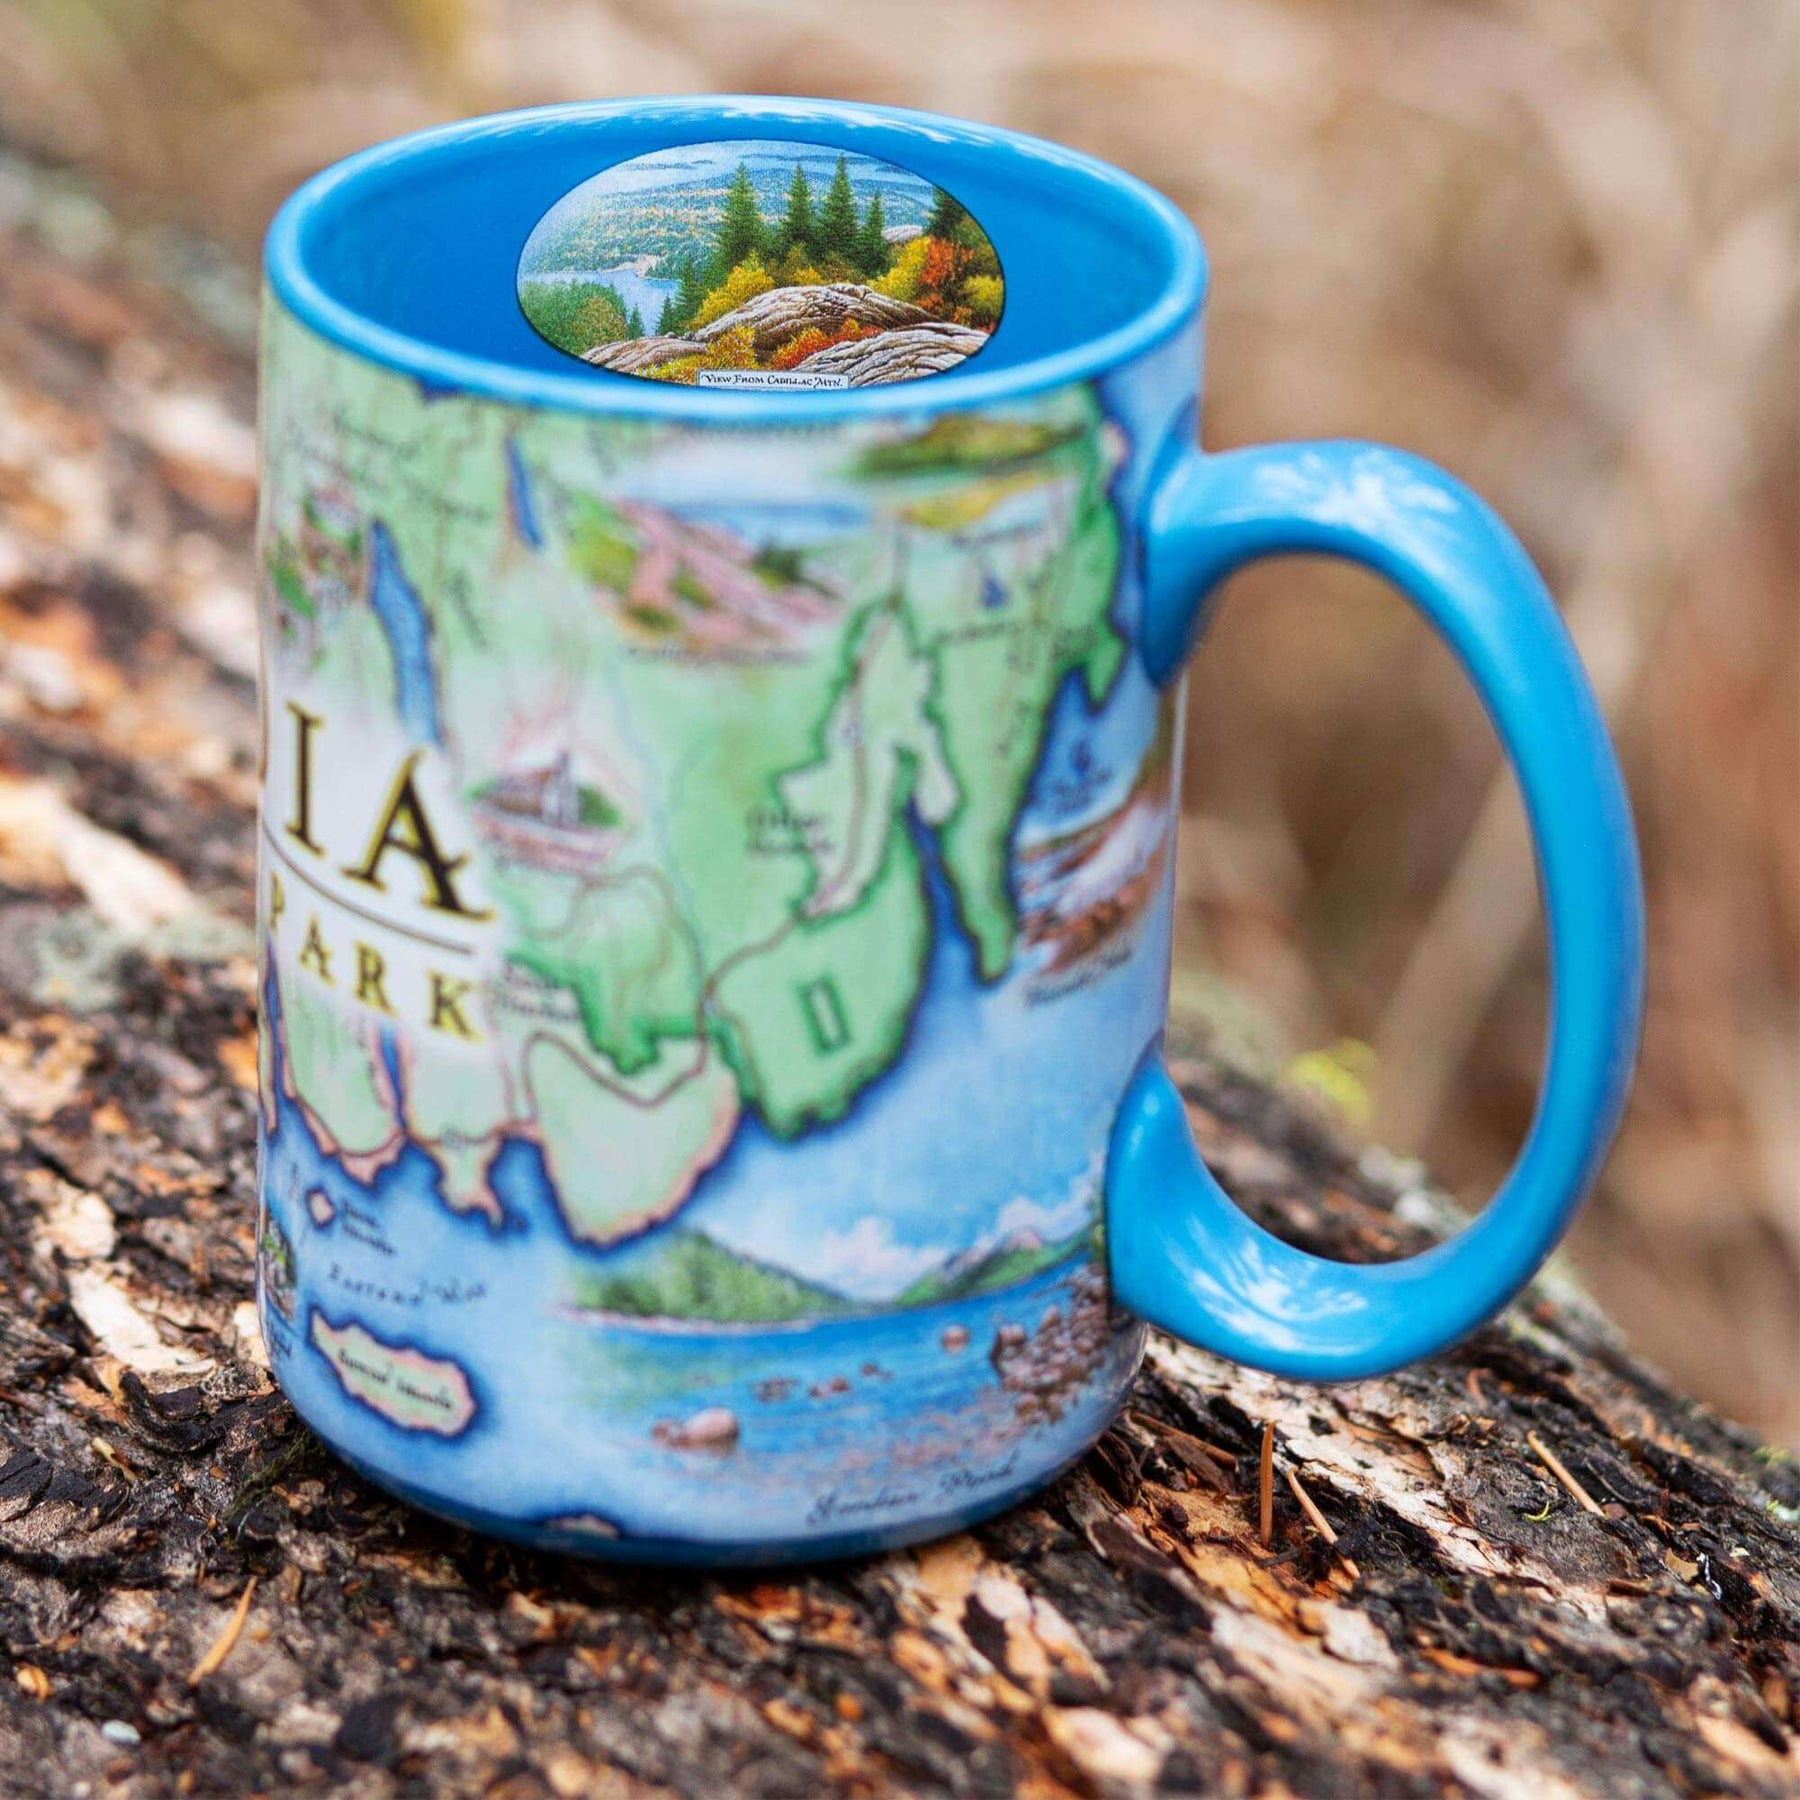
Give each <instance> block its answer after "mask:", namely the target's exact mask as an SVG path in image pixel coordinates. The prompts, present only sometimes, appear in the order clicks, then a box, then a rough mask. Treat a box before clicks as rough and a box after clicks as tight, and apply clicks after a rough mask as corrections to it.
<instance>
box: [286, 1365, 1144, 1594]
mask: <svg viewBox="0 0 1800 1800" xmlns="http://www.w3.org/2000/svg"><path fill="white" fill-rule="evenodd" d="M1128 1397H1129V1396H1128V1394H1122V1395H1121V1396H1120V1397H1119V1400H1118V1402H1117V1404H1116V1405H1115V1407H1114V1408H1113V1410H1112V1412H1111V1414H1110V1415H1109V1416H1108V1418H1107V1419H1106V1421H1105V1423H1104V1424H1103V1425H1102V1427H1101V1429H1100V1431H1099V1432H1096V1433H1095V1435H1094V1438H1093V1439H1092V1440H1090V1441H1089V1442H1088V1443H1086V1444H1083V1445H1082V1446H1081V1448H1080V1449H1079V1450H1077V1451H1075V1452H1074V1453H1073V1454H1072V1455H1070V1456H1066V1457H1064V1458H1063V1459H1062V1461H1061V1462H1058V1463H1055V1464H1053V1465H1052V1466H1050V1467H1048V1468H1046V1469H1044V1470H1043V1471H1041V1472H1040V1473H1038V1474H1036V1475H1032V1476H1030V1477H1028V1478H1027V1479H1026V1480H1024V1481H1022V1482H1019V1483H1018V1484H1017V1485H1016V1486H1014V1487H1010V1488H1007V1489H1005V1490H1004V1491H1002V1492H1000V1493H997V1494H987V1495H984V1496H983V1497H982V1498H981V1499H980V1500H977V1501H972V1502H971V1503H970V1504H969V1505H967V1506H964V1507H957V1508H952V1509H950V1510H948V1511H944V1512H938V1513H933V1514H930V1515H929V1516H927V1517H924V1518H919V1519H909V1520H906V1521H904V1522H902V1523H897V1524H891V1525H885V1526H879V1527H875V1528H872V1529H869V1530H865V1531H842V1532H833V1533H829V1534H824V1535H820V1536H817V1537H813V1536H808V1537H801V1538H767V1539H760V1540H755V1541H751V1542H747V1543H738V1542H733V1541H731V1540H729V1539H712V1538H675V1537H635V1536H627V1535H625V1534H624V1533H620V1534H618V1535H617V1536H614V1535H610V1534H608V1533H606V1532H602V1531H578V1530H571V1529H569V1528H567V1527H565V1526H561V1525H547V1524H536V1523H533V1522H531V1521H529V1520H523V1519H512V1518H506V1517H503V1516H501V1515H499V1514H495V1513H489V1512H484V1511H483V1510H482V1509H481V1508H479V1507H472V1506H465V1505H462V1504H460V1503H458V1502H456V1501H453V1500H447V1499H445V1498H444V1497H443V1496H441V1495H438V1494H431V1493H426V1492H423V1491H422V1490H420V1489H418V1488H415V1487H413V1486H412V1485H410V1484H409V1483H407V1482H404V1481H401V1480H398V1479H396V1478H395V1477H394V1476H392V1475H388V1474H385V1473H383V1472H382V1471H381V1470H379V1469H376V1468H373V1467H371V1466H370V1465H369V1464H367V1463H365V1462H364V1461H362V1459H361V1458H360V1457H357V1456H353V1455H351V1454H350V1453H349V1452H347V1451H344V1450H340V1449H339V1448H338V1447H337V1446H336V1445H335V1444H332V1443H330V1442H329V1441H328V1440H326V1439H324V1438H322V1437H321V1438H320V1442H321V1443H324V1444H325V1447H326V1449H328V1450H329V1451H330V1452H331V1453H332V1455H333V1456H335V1457H337V1459H338V1460H339V1461H340V1462H342V1463H343V1464H345V1466H346V1467H348V1468H350V1469H352V1470H354V1471H355V1472H356V1473H357V1474H358V1475H360V1476H361V1477H362V1478H363V1479H364V1480H365V1481H367V1482H369V1483H370V1484H371V1485H373V1486H375V1487H378V1488H380V1489H381V1490H382V1492H384V1493H386V1494H391V1495H392V1496H393V1497H394V1498H395V1499H396V1500H402V1501H404V1502H405V1503H406V1504H407V1505H408V1506H413V1507H417V1508H418V1510H419V1511H420V1512H423V1513H428V1514H429V1515H430V1516H431V1517H433V1518H435V1519H440V1520H442V1521H443V1522H444V1523H445V1524H448V1525H455V1526H459V1527H461V1528H462V1529H463V1530H466V1531H474V1532H479V1533H480V1534H481V1535H482V1536H483V1537H491V1538H498V1539H500V1540H501V1541H502V1542H504V1543H509V1544H516V1545H518V1546H519V1547H520V1548H521V1549H526V1550H538V1551H544V1552H547V1553H550V1554H554V1555H560V1556H579V1557H584V1558H586V1559H588V1560H589V1561H594V1562H608V1563H621V1564H627V1565H635V1566H638V1567H644V1568H664V1569H760V1568H772V1567H797V1566H799V1565H802V1564H807V1563H827V1562H842V1561H844V1560H845V1559H847V1558H852V1557H862V1556H875V1555H878V1554H880V1553H881V1552H882V1551H884V1550H901V1549H905V1548H906V1547H907V1546H908V1545H910V1544H924V1543H930V1542H931V1541H933V1540H934V1539H937V1538H946V1537H953V1536H955V1534H956V1533H957V1532H959V1531H967V1530H968V1529H969V1528H970V1527H972V1526H975V1525H980V1524H982V1523H984V1522H985V1521H986V1520H988V1519H992V1518H995V1517H997V1516H998V1515H999V1514H1001V1513H1003V1512H1009V1511H1011V1509H1012V1508H1013V1507H1015V1506H1018V1505H1021V1504H1022V1503H1023V1502H1025V1501H1026V1500H1029V1499H1030V1498H1031V1497H1032V1496H1033V1495H1034V1494H1039V1493H1042V1492H1043V1491H1044V1490H1045V1489H1046V1488H1048V1487H1050V1486H1052V1485H1053V1484H1054V1483H1056V1482H1057V1481H1059V1480H1060V1479H1061V1478H1062V1477H1063V1476H1064V1475H1066V1474H1067V1473H1068V1472H1069V1470H1070V1469H1072V1468H1074V1466H1075V1465H1076V1464H1077V1463H1078V1462H1080V1461H1081V1460H1082V1458H1083V1457H1085V1456H1086V1455H1087V1453H1088V1452H1089V1451H1090V1450H1091V1449H1092V1448H1093V1447H1094V1444H1095V1443H1097V1442H1098V1441H1099V1439H1100V1437H1101V1436H1103V1435H1104V1434H1105V1431H1106V1430H1107V1428H1108V1427H1110V1425H1111V1424H1112V1422H1113V1420H1114V1419H1115V1418H1117V1417H1118V1415H1119V1413H1120V1412H1122V1411H1123V1410H1124V1407H1125V1402H1126V1399H1127V1398H1128Z"/></svg>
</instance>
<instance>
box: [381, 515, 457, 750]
mask: <svg viewBox="0 0 1800 1800" xmlns="http://www.w3.org/2000/svg"><path fill="white" fill-rule="evenodd" d="M370 535H371V538H372V548H373V556H372V559H371V565H370V571H369V603H370V605H371V606H373V608H374V609H375V616H376V618H377V619H379V620H380V621H381V628H382V630H383V631H384V632H386V633H387V641H388V648H389V649H390V650H391V651H392V652H393V656H394V683H395V688H396V692H397V697H398V702H399V712H400V718H401V720H402V722H403V723H404V724H405V726H406V729H407V731H408V732H409V733H410V734H411V735H412V736H413V737H414V738H416V739H417V740H419V741H420V742H422V743H428V744H440V743H442V742H443V734H442V732H441V730H440V727H439V724H438V698H437V676H436V674H435V672H434V671H433V669H432V666H431V620H430V618H429V616H428V615H427V614H426V611H425V608H424V605H423V604H422V603H421V601H420V599H419V595H418V591H417V590H416V589H415V588H414V587H413V585H412V583H411V582H410V581H409V580H408V579H407V576H406V571H405V570H404V569H403V568H402V567H401V566H400V552H399V551H398V550H397V549H396V548H395V547H394V536H393V533H392V532H390V531H389V530H388V528H387V527H386V526H385V525H383V524H382V523H381V522H380V521H379V520H377V521H376V524H375V527H374V529H373V531H372V533H371V534H370Z"/></svg>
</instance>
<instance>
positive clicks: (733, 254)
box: [713, 163, 768, 286]
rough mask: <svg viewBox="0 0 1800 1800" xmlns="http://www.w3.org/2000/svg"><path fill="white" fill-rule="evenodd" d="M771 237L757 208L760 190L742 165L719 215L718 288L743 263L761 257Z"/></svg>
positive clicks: (738, 167) (716, 261)
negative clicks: (757, 197) (765, 244)
mask: <svg viewBox="0 0 1800 1800" xmlns="http://www.w3.org/2000/svg"><path fill="white" fill-rule="evenodd" d="M767 237H768V233H767V231H766V230H765V229H764V227H763V218H762V214H761V213H760V212H759V211H758V210H757V207H756V189H755V188H754V187H753V186H752V185H751V181H750V170H749V167H748V166H747V165H746V164H744V163H739V164H738V166H737V173H736V174H734V175H733V176H732V178H731V186H730V187H728V188H727V189H726V190H725V206H724V209H723V211H721V213H720V214H719V247H718V253H717V255H716V257H715V259H714V267H713V284H714V286H717V285H718V283H719V282H721V281H723V280H724V279H725V277H726V276H727V275H729V274H730V273H731V271H732V270H733V269H735V268H736V267H737V266H738V264H739V263H741V262H744V261H746V260H747V259H748V258H750V257H752V256H760V255H761V254H762V251H763V246H764V243H765V241H766V239H767Z"/></svg>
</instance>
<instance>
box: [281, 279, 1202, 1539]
mask: <svg viewBox="0 0 1800 1800" xmlns="http://www.w3.org/2000/svg"><path fill="white" fill-rule="evenodd" d="M1191 355H1192V349H1191V345H1186V344H1183V345H1176V346H1174V347H1172V349H1171V350H1170V351H1169V352H1168V353H1167V364H1168V366H1167V367H1165V368H1152V367H1149V366H1147V365H1145V366H1140V368H1139V370H1137V371H1135V372H1128V375H1127V376H1126V377H1125V378H1122V379H1120V380H1118V381H1117V382H1115V383H1113V384H1111V385H1110V386H1108V387H1107V388H1104V389H1096V388H1093V387H1078V388H1070V389H1064V390H1061V391H1058V392H1055V393H1050V394H1045V395H1041V396H1038V397H1035V398H1033V399H1032V400H1030V401H1029V402H1025V403H1020V404H1018V405H1015V406H1011V407H1008V408H1004V409H994V410H991V411H986V412H981V413H975V414H948V415H939V416H936V417H930V416H902V417H897V418H890V419H878V420H874V421H869V422H866V423H858V424H857V425H855V426H853V427H851V426H835V427H829V428H818V427H815V428H809V429H806V430H787V431H767V430H765V431H757V432H750V431H718V430H713V431H700V430H697V429H694V428H690V427H682V426H674V425H666V424H649V423H643V422H636V421H625V420H613V421H609V420H605V419H595V418H591V417H581V416H575V415H563V414H552V413H545V412H536V411H531V410H526V409H519V408H509V407H505V406H500V405H497V404H493V403H489V402H484V401H480V400H476V399H473V398H464V397H458V396H454V395H451V396H442V395H433V396H427V395H425V394H422V393H421V392H420V391H419V390H418V388H417V387H416V385H414V384H412V383H410V382H409V381H407V380H405V379H404V378H402V377H399V376H397V375H392V374H389V373H387V372H384V371H380V370H375V369H371V368H368V367H366V366H364V365H362V364H360V363H358V362H357V361H355V360H354V359H352V358H350V357H348V356H346V355H345V354H343V353H342V352H339V351H337V350H335V349H334V348H332V347H330V346H328V345H326V344H324V343H323V342H321V341H320V340H318V339H316V338H314V337H313V336H311V335H310V334H309V333H308V332H307V331H305V330H304V329H303V328H302V327H300V326H299V325H297V324H296V323H295V322H294V321H292V320H291V319H290V318H288V317H287V316H286V315H285V314H284V313H282V312H281V311H280V310H279V309H278V308H272V309H271V311H270V314H269V318H268V327H267V341H266V350H265V356H266V376H265V395H266V400H265V415H264V436H265V456H266V462H267V469H268V475H267V480H266V484H265V498H264V509H263V515H262V521H261V527H260V538H259V543H260V554H261V560H262V577H263V579H262V595H261V599H262V609H263V629H264V660H265V672H266V679H265V734H266V744H265V756H266V766H267V776H266V781H267V787H266V800H265V807H264V817H263V832H262V843H261V852H262V871H261V896H260V903H261V915H262V933H263V947H264V968H263V993H264V1024H265V1029H264V1033H263V1040H262V1092H263V1119H262V1124H263V1181H262V1206H263V1211H264V1218H263V1220H262V1222H261V1226H260V1229H259V1244H260V1245H261V1246H262V1254H261V1256H260V1258H259V1265H260V1281H259V1290H260V1293H261V1297H262V1316H263V1321H264V1329H265V1334H266V1336H267V1338H268V1341H269V1346H270V1351H271V1357H272V1361H273V1363H274V1366H275V1369H276V1372H277V1374H278V1376H279V1377H280V1379H281V1381H282V1383H283V1385H284V1387H285V1388H286V1389H287V1391H288V1392H289V1394H290V1395H291V1396H292V1397H293V1399H294V1400H295V1403H296V1404H297V1405H298V1406H299V1408H300V1410H301V1411H302V1412H303V1413H304V1414H305V1416H306V1417H307V1418H308V1419H309V1421H310V1422H311V1423H312V1424H313V1425H314V1426H315V1427H316V1428H317V1429H318V1430H319V1431H320V1432H321V1433H322V1435H324V1436H325V1437H326V1438H327V1440H328V1441H330V1442H332V1443H334V1444H336V1445H338V1446H339V1447H340V1448H342V1449H343V1450H345V1451H346V1453H347V1454H349V1455H351V1456H352V1458H353V1459H354V1460H356V1461H357V1462H358V1463H359V1464H361V1465H362V1466H363V1467H365V1468H367V1469H369V1470H371V1471H372V1472H374V1473H375V1474H377V1475H378V1476H383V1475H385V1476H386V1477H387V1478H388V1479H391V1480H392V1481H393V1482H395V1483H396V1484H397V1485H400V1486H402V1487H404V1488H405V1489H406V1490H407V1491H409V1492H411V1493H414V1494H417V1495H419V1496H421V1497H423V1498H425V1499H426V1500H427V1501H428V1503H432V1504H438V1505H441V1506H443V1507H444V1508H445V1509H447V1510H452V1511H457V1510H462V1511H465V1512H467V1513H469V1514H471V1515H477V1516H479V1517H481V1518H484V1519H494V1520H501V1521H507V1522H510V1523H511V1524H513V1525H515V1526H517V1527H519V1528H523V1529H526V1530H539V1531H541V1532H542V1534H543V1535H544V1536H545V1538H546V1541H557V1542H561V1541H564V1539H566V1538H569V1537H570V1536H571V1534H573V1536H575V1537H577V1538H579V1539H581V1540H582V1541H584V1542H585V1541H588V1540H592V1541H593V1542H594V1543H595V1544H596V1545H598V1546H600V1547H601V1549H602V1551H603V1553H604V1549H605V1546H607V1545H611V1544H613V1543H615V1542H622V1541H625V1540H631V1539H644V1540H651V1541H654V1542H681V1543H692V1544H696V1545H700V1546H702V1547H703V1546H705V1545H706V1544H708V1543H717V1544H721V1545H728V1544H744V1543H768V1544H780V1543H792V1544H794V1545H796V1546H798V1547H804V1546H805V1545H806V1544H807V1543H812V1542H820V1543H823V1542H830V1541H834V1540H837V1539H841V1538H846V1537H849V1536H854V1535H855V1534H857V1533H862V1532H869V1533H879V1532H881V1531H885V1530H890V1529H896V1528H900V1527H904V1526H907V1525H909V1524H910V1523H912V1522H915V1521H929V1520H931V1519H935V1518H941V1517H949V1516H951V1515H954V1514H956V1513H958V1512H961V1511H964V1510H968V1509H971V1508H978V1507H979V1506H980V1504H981V1502H982V1501H983V1500H984V1498H989V1497H999V1496H1001V1495H1004V1494H1006V1493H1010V1492H1013V1491H1016V1490H1018V1489H1020V1488H1022V1487H1024V1486H1026V1485H1028V1484H1029V1482H1030V1481H1031V1480H1033V1479H1034V1478H1036V1477H1037V1476H1039V1475H1041V1474H1042V1473H1044V1472H1046V1471H1048V1470H1050V1469H1052V1468H1055V1467H1057V1466H1059V1465H1060V1464H1061V1463H1062V1462H1064V1461H1066V1460H1068V1458H1069V1457H1070V1456H1072V1455H1074V1454H1076V1453H1077V1452H1078V1451H1079V1450H1080V1449H1081V1448H1082V1447H1083V1445H1084V1444H1085V1443H1086V1442H1087V1441H1088V1440H1089V1439H1091V1438H1092V1437H1093V1436H1094V1435H1095V1434H1096V1433H1097V1432H1098V1431H1099V1430H1100V1429H1102V1428H1103V1426H1104V1423H1105V1421H1106V1420H1107V1418H1108V1417H1109V1416H1110V1414H1111V1411H1112V1410H1113V1408H1114V1407H1115V1406H1116V1404H1117V1402H1118V1400H1119V1398H1120V1396H1121V1395H1122V1393H1123V1391H1124V1388H1125V1386H1126V1385H1127V1383H1128V1382H1129V1380H1130V1377H1131V1374H1132V1371H1133V1369H1134V1368H1135V1364H1136V1359H1137V1355H1138V1352H1139V1349H1140V1347H1141V1340H1142V1332H1141V1329H1140V1328H1139V1327H1137V1326H1136V1325H1135V1324H1134V1323H1132V1322H1131V1321H1129V1320H1125V1319H1122V1318H1116V1317H1114V1316H1113V1315H1112V1314H1111V1313H1110V1311H1109V1307H1108V1302H1107V1297H1106V1292H1105V1282H1104V1276H1103V1268H1104V1262H1103V1257H1102V1255H1101V1250H1100V1243H1099V1233H1100V1226H1101V1183H1102V1175H1103V1170H1104V1153H1105V1145H1106V1139H1107V1133H1108V1129H1109V1127H1110V1124H1111V1120H1112V1116H1113V1112H1114V1110H1115V1108H1116V1105H1117V1102H1118V1098H1119V1095H1120V1093H1121V1092H1122V1091H1123V1089H1124V1087H1125V1085H1126V1083H1127V1081H1128V1080H1129V1078H1130V1075H1131V1072H1132V1069H1133V1068H1134V1066H1135V1064H1136V1062H1137V1060H1138V1058H1139V1057H1140V1056H1141V1054H1142V1053H1143V1051H1144V1049H1145V1047H1146V1046H1147V1045H1148V1044H1149V1043H1150V1042H1151V1041H1152V1039H1153V1038H1154V1037H1155V1036H1156V1034H1157V1032H1158V1031H1159V1030H1160V1027H1161V1023H1162V1016H1163V1008H1164V1004H1165V997H1166V980H1167V947H1168V946H1167V940H1168V930H1169V892H1170V882H1171V877H1172V869H1171V857H1170V853H1169V850H1170V842H1171V836H1170V833H1171V821H1172V817H1173V811H1174V805H1175V792H1174V772H1175V764H1176V761H1177V747H1178V740H1179V723H1180V722H1179V701H1178V695H1176V694H1174V693H1170V692H1159V691H1158V690H1157V689H1155V688H1154V687H1153V686H1152V685H1151V684H1150V682H1149V681H1148V679H1147V678H1146V677H1145V676H1144V674H1143V671H1142V667H1141V664H1140V662H1139V659H1138V658H1137V656H1136V655H1135V653H1134V651H1133V647H1132V643H1131V637H1130V633H1131V627H1132V621H1133V620H1134V618H1135V607H1136V591H1135V579H1136V578H1135V573H1134V570H1133V567H1132V559H1131V557H1130V554H1129V549H1130V532H1131V519H1132V517H1133V508H1134V505H1135V495H1136V493H1137V492H1138V491H1139V489H1140V488H1141V484H1142V481H1143V473H1144V468H1145V466H1146V464H1147V461H1148V458H1149V454H1150V451H1151V449H1152V448H1153V447H1154V445H1155V443H1156V442H1158V441H1159V439H1160V436H1161V434H1162V432H1163V431H1164V430H1166V429H1168V428H1169V427H1170V425H1171V423H1172V419H1173V416H1174V414H1175V413H1176V412H1177V411H1178V410H1179V404H1180V394H1181V391H1182V384H1183V382H1186V383H1187V384H1188V390H1189V391H1191V375H1190V374H1189V373H1188V372H1187V370H1188V368H1189V367H1191ZM569 1521H587V1524H586V1525H584V1526H583V1528H582V1530H581V1531H580V1532H574V1531H573V1528H572V1527H570V1526H569V1525H568V1522H569ZM557 1522H561V1523H557Z"/></svg>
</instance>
